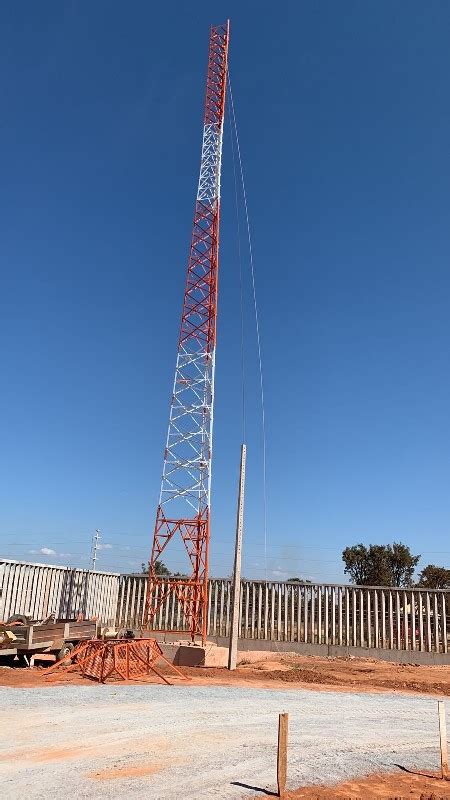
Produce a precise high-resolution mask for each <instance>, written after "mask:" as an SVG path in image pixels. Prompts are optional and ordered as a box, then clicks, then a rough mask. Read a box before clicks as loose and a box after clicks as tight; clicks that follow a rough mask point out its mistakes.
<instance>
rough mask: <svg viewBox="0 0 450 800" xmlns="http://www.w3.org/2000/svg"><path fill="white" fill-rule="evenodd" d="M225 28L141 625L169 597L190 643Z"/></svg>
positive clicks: (199, 566) (202, 491)
mask: <svg viewBox="0 0 450 800" xmlns="http://www.w3.org/2000/svg"><path fill="white" fill-rule="evenodd" d="M228 39H229V22H227V23H226V24H225V25H218V26H217V27H212V28H211V32H210V38H209V54H208V71H207V77H206V100H205V118H204V127H203V144H202V156H201V165H200V178H199V182H198V191H197V200H196V203H195V213H194V225H193V232H192V239H191V246H190V251H189V261H188V268H187V278H186V288H185V292H184V300H183V310H182V315H181V328H180V337H179V340H178V354H177V362H176V368H175V380H174V384H173V393H172V401H171V405H170V417H169V429H168V432H167V442H166V448H165V451H164V466H163V474H162V481H161V492H160V496H159V503H158V509H157V512H156V523H155V532H154V538H153V547H152V554H151V560H150V569H149V578H148V586H147V597H146V611H145V622H146V624H147V625H150V626H151V627H152V628H153V629H155V628H156V627H157V626H156V624H155V615H156V614H157V612H158V610H159V609H160V608H161V605H162V604H163V603H166V602H168V597H169V595H171V594H173V596H174V598H176V599H177V600H178V602H179V604H180V606H181V609H182V612H183V615H184V618H185V626H186V628H187V629H188V630H189V632H190V635H191V637H192V639H194V638H195V636H197V635H199V636H201V637H202V640H204V639H205V638H206V624H207V619H206V616H207V615H206V612H207V590H208V549H209V537H210V507H211V456H212V432H213V408H214V360H215V349H216V321H217V273H218V266H219V217H220V168H221V158H222V137H223V121H224V111H225V92H226V80H227V57H228ZM174 537H175V538H178V539H180V538H181V540H182V542H183V544H184V547H185V548H186V551H187V554H188V557H189V561H190V565H191V571H192V574H191V575H190V577H188V578H183V579H180V580H178V579H171V580H169V581H168V580H167V579H165V580H162V579H161V578H160V577H159V576H158V575H157V574H156V569H155V565H156V562H157V561H158V560H159V559H160V558H161V556H162V554H163V552H164V551H165V549H166V547H167V545H168V544H169V542H170V541H171V540H172V539H173V538H174Z"/></svg>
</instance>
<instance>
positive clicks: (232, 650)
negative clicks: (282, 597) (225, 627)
mask: <svg viewBox="0 0 450 800" xmlns="http://www.w3.org/2000/svg"><path fill="white" fill-rule="evenodd" d="M246 458H247V448H246V446H245V444H243V445H242V446H241V469H240V474H239V495H238V507H237V519H236V545H235V551H234V571H233V581H232V589H231V591H232V606H231V630H230V645H229V650H228V669H236V662H237V643H238V633H239V605H240V602H239V601H240V594H241V560H242V533H243V530H244V490H245V461H246Z"/></svg>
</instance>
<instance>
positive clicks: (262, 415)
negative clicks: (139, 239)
mask: <svg viewBox="0 0 450 800" xmlns="http://www.w3.org/2000/svg"><path fill="white" fill-rule="evenodd" d="M227 77H228V88H229V92H230V105H231V114H232V119H233V125H234V133H235V136H236V149H237V154H238V160H239V169H240V175H241V184H242V197H243V200H244V210H245V220H246V224H247V237H248V249H249V257H250V258H249V260H250V270H251V278H252V289H253V306H254V312H255V325H256V341H257V348H258V364H259V383H260V393H261V423H262V438H263V511H264V550H265V552H266V551H267V465H266V449H267V448H266V411H265V403H264V380H263V368H262V355H261V336H260V329H259V315H258V304H257V301H256V281H255V268H254V263H253V248H252V237H251V232H250V220H249V213H248V204H247V193H246V190H245V180H244V170H243V166H242V157H241V148H240V144H239V134H238V129H237V122H236V113H235V110H234V101H233V91H232V88H231V77H230V70H229V69H228V73H227ZM265 563H266V572H267V556H265Z"/></svg>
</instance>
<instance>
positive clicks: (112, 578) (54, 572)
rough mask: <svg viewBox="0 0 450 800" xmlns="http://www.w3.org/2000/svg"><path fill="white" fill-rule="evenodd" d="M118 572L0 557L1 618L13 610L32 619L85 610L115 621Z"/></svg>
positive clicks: (73, 614) (62, 616) (67, 616)
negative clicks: (28, 562) (112, 572)
mask: <svg viewBox="0 0 450 800" xmlns="http://www.w3.org/2000/svg"><path fill="white" fill-rule="evenodd" d="M118 590H119V575H118V574H109V573H105V572H91V571H87V570H82V569H73V568H70V567H58V566H55V567H53V566H48V565H47V564H27V563H25V562H21V561H6V560H2V561H0V620H2V619H3V620H7V619H8V618H9V617H11V616H12V615H13V614H26V615H29V616H31V617H32V618H33V619H46V618H47V617H48V616H50V614H53V613H54V614H55V615H56V617H57V618H58V619H63V620H64V619H74V618H76V617H77V615H78V614H80V613H82V614H84V616H85V617H96V618H98V619H100V620H101V621H102V622H104V623H105V624H114V622H115V618H116V613H117V595H118Z"/></svg>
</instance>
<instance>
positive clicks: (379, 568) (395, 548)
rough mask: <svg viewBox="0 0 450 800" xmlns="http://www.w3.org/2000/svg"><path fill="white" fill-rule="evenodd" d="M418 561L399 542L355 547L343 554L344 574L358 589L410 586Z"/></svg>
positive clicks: (348, 548)
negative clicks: (360, 587) (361, 587)
mask: <svg viewBox="0 0 450 800" xmlns="http://www.w3.org/2000/svg"><path fill="white" fill-rule="evenodd" d="M419 559H420V555H419V556H414V555H412V553H411V551H410V549H409V547H407V546H406V545H404V544H402V543H401V542H394V544H392V545H390V544H370V545H369V546H368V547H366V546H365V545H363V544H355V545H353V546H352V547H346V548H345V550H344V551H343V553H342V560H343V561H344V563H345V569H344V572H345V573H346V574H347V575H350V580H351V582H352V583H355V584H356V585H359V586H411V585H412V579H413V575H414V570H415V568H416V566H417V564H418V562H419Z"/></svg>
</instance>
